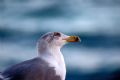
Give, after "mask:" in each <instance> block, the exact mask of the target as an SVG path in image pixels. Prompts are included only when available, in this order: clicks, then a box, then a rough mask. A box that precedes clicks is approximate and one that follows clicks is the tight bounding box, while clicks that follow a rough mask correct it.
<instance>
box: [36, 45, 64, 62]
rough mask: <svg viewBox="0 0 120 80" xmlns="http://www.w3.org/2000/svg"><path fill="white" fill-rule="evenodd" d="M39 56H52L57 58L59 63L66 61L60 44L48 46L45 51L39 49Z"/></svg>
mask: <svg viewBox="0 0 120 80" xmlns="http://www.w3.org/2000/svg"><path fill="white" fill-rule="evenodd" d="M38 53H39V57H43V58H48V57H49V58H48V59H50V58H52V59H55V60H56V61H57V62H58V63H61V62H63V61H64V59H63V55H62V53H61V51H60V47H59V46H49V47H46V48H45V49H44V51H39V52H38Z"/></svg>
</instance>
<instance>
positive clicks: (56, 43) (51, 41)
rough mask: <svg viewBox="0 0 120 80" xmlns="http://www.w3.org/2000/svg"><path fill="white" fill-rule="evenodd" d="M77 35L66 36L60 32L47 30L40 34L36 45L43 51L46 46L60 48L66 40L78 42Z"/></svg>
mask: <svg viewBox="0 0 120 80" xmlns="http://www.w3.org/2000/svg"><path fill="white" fill-rule="evenodd" d="M79 41H80V38H79V37H78V36H68V35H65V34H63V33H61V32H48V33H46V34H44V35H43V36H41V38H40V39H39V41H38V43H37V45H38V50H39V52H41V51H44V50H46V49H48V48H54V49H55V48H56V47H57V48H61V47H62V46H63V45H64V44H66V43H68V42H79Z"/></svg>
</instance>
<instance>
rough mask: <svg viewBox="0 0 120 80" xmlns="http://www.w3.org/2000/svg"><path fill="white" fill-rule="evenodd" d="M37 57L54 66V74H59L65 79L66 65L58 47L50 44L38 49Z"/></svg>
mask: <svg viewBox="0 0 120 80" xmlns="http://www.w3.org/2000/svg"><path fill="white" fill-rule="evenodd" d="M39 57H40V58H42V59H44V60H45V61H47V62H48V63H49V65H50V66H51V67H54V68H55V70H56V74H57V75H60V76H61V77H62V80H65V75H66V66H65V62H64V58H63V55H62V53H61V51H60V47H54V46H50V47H49V48H46V50H44V51H39Z"/></svg>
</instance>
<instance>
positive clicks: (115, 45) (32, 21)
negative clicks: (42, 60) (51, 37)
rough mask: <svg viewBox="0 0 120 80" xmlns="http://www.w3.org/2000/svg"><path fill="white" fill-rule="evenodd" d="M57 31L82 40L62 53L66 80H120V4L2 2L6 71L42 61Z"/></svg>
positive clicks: (112, 0)
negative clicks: (39, 46)
mask: <svg viewBox="0 0 120 80" xmlns="http://www.w3.org/2000/svg"><path fill="white" fill-rule="evenodd" d="M51 31H59V32H63V33H64V34H67V35H78V36H80V37H81V39H82V42H81V43H70V44H67V45H66V46H64V48H63V49H62V52H63V53H64V54H63V55H64V57H65V61H66V64H67V65H66V66H67V77H66V80H120V0H0V71H3V70H4V69H6V68H7V67H9V66H12V65H14V64H16V63H19V62H21V61H24V60H27V59H31V58H34V57H36V56H37V50H36V42H37V40H38V38H39V37H40V36H41V35H42V34H44V33H46V32H51Z"/></svg>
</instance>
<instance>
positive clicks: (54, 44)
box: [0, 32, 80, 80]
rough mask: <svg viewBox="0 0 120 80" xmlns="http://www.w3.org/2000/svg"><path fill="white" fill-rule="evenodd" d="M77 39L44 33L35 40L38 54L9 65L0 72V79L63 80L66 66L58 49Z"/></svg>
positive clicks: (59, 33)
mask: <svg viewBox="0 0 120 80" xmlns="http://www.w3.org/2000/svg"><path fill="white" fill-rule="evenodd" d="M78 41H80V39H79V37H78V36H68V35H65V34H63V33H61V32H48V33H46V34H44V35H43V36H41V37H40V39H39V40H38V42H37V50H38V56H37V57H36V58H33V59H30V60H27V61H24V62H21V63H19V64H16V65H13V66H12V67H9V68H8V69H6V70H5V71H3V72H2V73H1V74H0V80H65V76H66V66H65V62H64V58H63V55H62V53H61V51H60V49H61V48H62V46H63V45H64V44H66V43H68V42H78Z"/></svg>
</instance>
